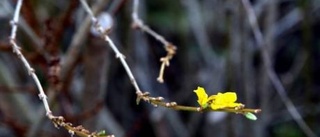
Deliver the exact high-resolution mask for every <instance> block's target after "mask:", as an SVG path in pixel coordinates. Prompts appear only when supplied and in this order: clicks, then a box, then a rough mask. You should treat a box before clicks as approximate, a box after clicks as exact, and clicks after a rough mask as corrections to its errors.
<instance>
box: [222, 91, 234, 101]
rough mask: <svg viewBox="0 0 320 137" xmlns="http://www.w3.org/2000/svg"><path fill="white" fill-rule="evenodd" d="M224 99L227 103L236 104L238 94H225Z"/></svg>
mask: <svg viewBox="0 0 320 137" xmlns="http://www.w3.org/2000/svg"><path fill="white" fill-rule="evenodd" d="M223 98H224V100H225V101H226V102H235V101H237V94H236V93H234V92H226V93H224V94H223Z"/></svg>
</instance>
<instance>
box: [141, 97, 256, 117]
mask: <svg viewBox="0 0 320 137" xmlns="http://www.w3.org/2000/svg"><path fill="white" fill-rule="evenodd" d="M140 98H141V99H143V100H144V101H146V102H149V103H150V104H153V105H155V106H162V107H166V108H171V109H174V110H182V111H195V112H209V111H217V112H230V113H236V114H245V113H249V112H250V113H259V112H261V109H251V108H239V109H234V108H224V109H217V110H213V109H211V108H209V107H208V108H206V109H203V108H201V107H193V106H183V105H177V103H175V102H164V101H163V100H158V99H155V98H153V97H149V96H143V97H140Z"/></svg>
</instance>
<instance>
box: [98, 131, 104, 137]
mask: <svg viewBox="0 0 320 137" xmlns="http://www.w3.org/2000/svg"><path fill="white" fill-rule="evenodd" d="M97 135H98V136H105V135H106V131H105V130H101V131H99V132H98V134H97Z"/></svg>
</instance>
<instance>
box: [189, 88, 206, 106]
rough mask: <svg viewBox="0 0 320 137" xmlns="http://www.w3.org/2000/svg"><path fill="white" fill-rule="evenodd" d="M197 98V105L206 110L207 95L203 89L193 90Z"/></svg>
mask: <svg viewBox="0 0 320 137" xmlns="http://www.w3.org/2000/svg"><path fill="white" fill-rule="evenodd" d="M193 92H195V93H196V94H197V96H198V103H199V105H200V106H201V107H203V108H206V107H207V106H208V95H207V93H206V91H205V90H204V88H202V87H198V88H197V89H196V90H193Z"/></svg>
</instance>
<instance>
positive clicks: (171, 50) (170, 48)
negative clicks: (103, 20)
mask: <svg viewBox="0 0 320 137" xmlns="http://www.w3.org/2000/svg"><path fill="white" fill-rule="evenodd" d="M138 8H139V0H134V1H133V11H132V22H133V23H132V27H133V28H139V29H141V30H142V31H144V32H146V33H148V34H149V35H151V36H152V37H154V38H155V39H156V40H158V41H160V42H161V43H162V44H163V45H164V48H165V50H166V51H167V55H166V56H165V57H162V58H160V62H162V63H161V67H160V72H159V76H158V78H157V81H158V82H160V83H163V82H164V79H163V75H164V69H165V66H167V67H168V66H169V65H170V60H171V59H172V57H173V56H174V55H175V54H176V50H177V47H176V46H175V45H173V44H172V43H171V42H169V41H167V40H166V39H165V38H164V37H163V36H161V35H160V34H158V33H157V32H155V31H154V30H152V29H151V28H150V27H149V26H147V25H145V24H144V23H143V21H142V20H141V19H140V18H139V15H138Z"/></svg>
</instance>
